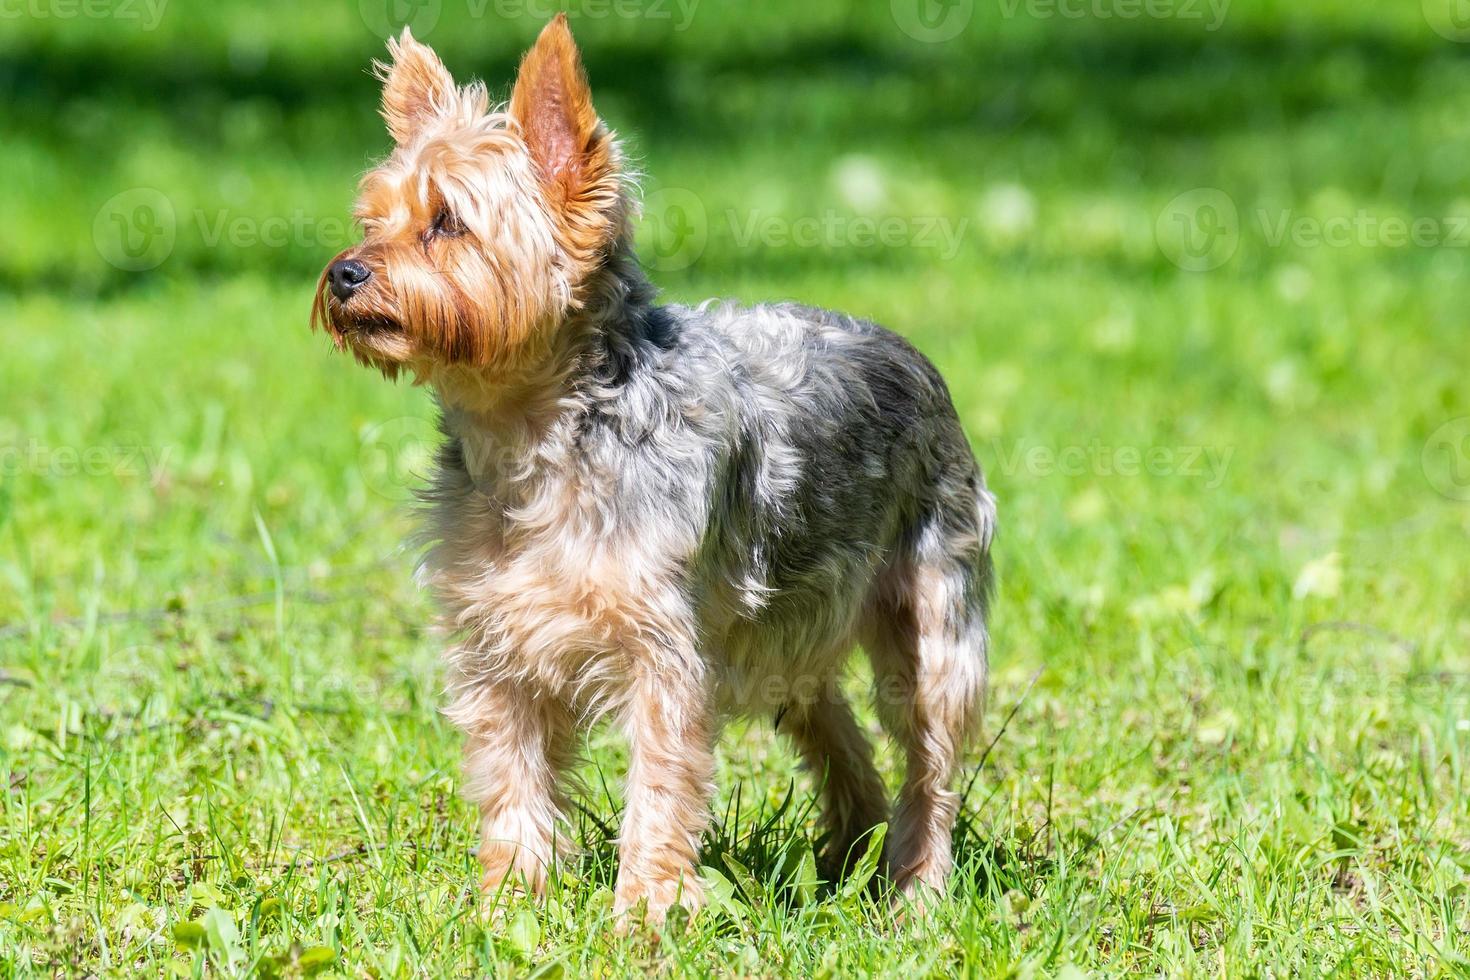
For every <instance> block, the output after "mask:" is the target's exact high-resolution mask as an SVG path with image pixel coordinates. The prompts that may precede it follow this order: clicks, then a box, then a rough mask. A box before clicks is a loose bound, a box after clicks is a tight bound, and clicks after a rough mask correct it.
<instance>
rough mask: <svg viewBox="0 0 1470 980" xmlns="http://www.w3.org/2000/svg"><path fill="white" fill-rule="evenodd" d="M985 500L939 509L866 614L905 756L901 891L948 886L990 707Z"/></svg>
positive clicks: (898, 818) (898, 855) (884, 705)
mask: <svg viewBox="0 0 1470 980" xmlns="http://www.w3.org/2000/svg"><path fill="white" fill-rule="evenodd" d="M978 496H979V506H978V508H967V507H958V506H957V507H954V508H952V509H951V510H950V512H949V513H948V514H946V513H944V512H942V511H941V512H940V513H938V514H936V515H934V516H931V517H930V518H928V519H927V520H926V521H923V522H921V523H920V524H919V526H917V527H916V528H915V529H914V531H913V533H912V534H911V535H910V536H909V538H908V540H907V541H906V543H905V546H904V548H903V550H902V553H901V554H900V555H898V556H897V557H896V559H895V561H894V562H893V563H892V565H891V566H890V567H889V568H888V569H887V570H886V571H885V573H884V575H883V578H882V579H881V580H880V582H879V583H878V587H877V589H876V592H875V595H874V596H873V598H872V600H871V602H870V606H869V609H868V615H867V617H866V623H865V629H864V638H863V639H864V646H865V648H866V650H867V652H868V656H869V658H870V659H871V661H872V664H873V674H874V681H875V696H876V701H877V706H878V712H879V716H880V718H881V719H882V720H883V723H884V726H885V727H886V728H887V729H888V730H889V732H890V733H891V734H892V735H893V737H894V738H895V739H896V740H897V741H898V743H899V744H900V746H901V747H902V748H903V751H904V755H905V759H906V771H905V777H904V784H903V789H902V790H901V791H900V793H899V798H898V806H897V807H896V810H895V814H894V821H893V832H892V835H891V837H890V838H889V843H888V848H887V862H888V868H889V874H890V876H891V877H892V880H893V882H894V884H895V885H896V886H897V887H898V889H899V890H900V892H901V893H903V894H909V895H912V894H914V893H915V891H916V889H917V888H918V886H928V887H930V888H934V889H937V890H943V889H944V886H945V882H946V879H947V878H948V876H949V872H950V867H951V864H952V856H951V834H952V833H953V829H954V822H955V817H956V814H957V813H958V810H959V804H960V800H959V798H958V795H957V794H956V793H955V792H954V788H953V782H954V779H955V776H956V772H957V770H958V768H959V766H960V763H961V759H962V754H963V752H964V750H965V748H966V746H967V744H968V742H969V740H970V738H971V737H972V736H973V735H974V733H975V730H976V729H977V728H978V727H979V724H980V721H981V718H982V714H983V711H984V700H985V686H986V675H987V655H988V646H989V639H988V635H987V633H986V622H985V621H986V613H987V606H988V601H989V587H990V575H991V571H990V560H989V556H988V554H987V551H988V545H989V538H990V527H991V524H990V521H991V519H992V516H991V515H992V512H991V511H990V509H989V496H988V495H987V494H985V493H984V492H983V491H981V492H980V493H979V495H978ZM972 499H973V498H972Z"/></svg>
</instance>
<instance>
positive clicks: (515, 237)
mask: <svg viewBox="0 0 1470 980" xmlns="http://www.w3.org/2000/svg"><path fill="white" fill-rule="evenodd" d="M388 49H389V52H390V53H391V55H392V63H391V64H386V65H384V64H378V65H376V68H377V71H378V76H379V78H380V79H381V80H382V82H383V117H384V119H385V120H386V121H387V123H388V132H389V133H390V135H392V137H393V141H394V143H395V146H394V149H393V152H392V154H391V155H390V156H389V157H388V159H387V160H386V161H384V162H383V163H382V164H381V165H380V166H379V167H377V168H376V169H375V170H373V171H371V172H370V173H368V174H367V176H366V177H364V178H363V180H362V184H361V188H360V193H359V197H358V200H357V204H356V207H355V209H354V214H355V217H356V219H357V221H358V222H359V223H360V225H361V226H362V229H363V235H364V237H363V241H362V243H361V244H359V245H357V246H355V247H353V248H349V249H347V250H346V251H344V252H343V253H341V254H340V255H338V256H337V257H336V258H335V259H334V260H333V261H332V263H331V264H330V265H328V266H327V268H326V270H325V271H323V273H322V276H321V280H320V282H319V283H318V284H317V293H316V299H315V302H314V304H313V307H312V324H313V326H317V327H321V328H323V329H325V330H326V331H327V332H328V333H329V334H330V335H331V337H332V338H333V340H334V341H335V342H336V344H337V346H338V347H339V348H341V349H350V350H351V351H352V352H353V354H354V355H355V356H356V357H357V358H358V360H360V361H362V362H363V363H365V364H370V365H373V366H375V367H377V368H379V369H380V370H382V371H383V372H384V373H385V374H387V375H389V376H396V375H397V374H398V372H399V371H400V370H403V369H404V368H408V369H410V370H412V371H415V372H416V373H419V374H420V375H421V376H422V375H426V374H430V373H432V371H433V370H434V369H435V367H437V366H440V365H462V366H466V367H469V368H473V369H477V370H484V371H489V372H491V373H492V374H493V373H495V372H503V371H512V370H515V369H516V368H517V367H519V366H522V365H523V364H525V363H526V362H527V360H528V359H530V358H532V357H533V356H534V354H535V352H536V351H537V350H541V349H545V346H546V344H547V342H548V341H549V338H550V337H551V336H552V335H553V334H554V333H555V332H556V329H557V327H558V326H559V325H560V324H561V323H562V322H564V321H565V319H566V317H567V315H568V314H569V313H570V312H571V311H572V310H574V309H576V308H577V306H578V305H579V304H580V303H581V301H582V296H581V292H582V287H584V286H585V285H586V284H587V281H588V279H589V277H590V276H591V275H592V273H593V272H595V271H596V270H597V269H598V268H599V267H601V266H602V265H603V264H604V263H605V262H606V260H607V256H608V255H609V253H610V252H611V251H612V250H613V249H615V248H616V247H617V246H618V244H619V243H620V242H621V241H622V239H623V237H624V235H625V233H626V225H627V211H628V203H627V197H626V194H625V191H624V187H623V180H622V175H621V169H620V164H619V154H618V149H617V146H616V144H615V142H614V140H613V137H612V134H611V133H610V132H609V131H608V130H607V128H606V127H605V126H604V125H603V124H602V122H601V120H599V119H598V117H597V113H596V112H595V111H594V110H593V108H592V95H591V91H590V90H589V89H588V86H587V79H586V76H585V74H584V73H583V70H582V63H581V57H580V55H579V54H578V51H577V46H576V43H575V42H574V41H573V40H572V35H571V31H570V30H569V29H568V28H567V23H566V18H565V16H564V15H558V16H557V17H556V19H555V20H553V21H552V22H551V23H550V24H548V25H547V27H546V29H545V30H543V31H542V32H541V36H540V37H539V38H538V39H537V41H536V44H535V46H534V47H533V48H532V49H531V50H530V51H529V52H527V54H526V56H525V58H524V59H523V60H522V62H521V67H520V72H519V75H518V76H517V78H516V83H515V88H514V91H513V92H512V95H511V99H510V104H509V105H508V106H506V107H504V108H503V109H499V110H495V111H492V109H491V106H490V103H489V98H488V96H487V93H486V90H485V86H484V85H483V84H481V83H479V82H475V83H473V84H470V85H466V86H463V87H461V86H457V85H456V84H455V83H454V79H453V78H451V77H450V75H449V72H448V71H446V70H445V68H444V65H443V64H442V63H441V62H440V61H439V58H438V57H437V56H436V55H435V54H434V52H433V51H432V50H430V49H429V48H428V47H426V46H425V45H423V44H420V43H418V42H417V41H415V40H414V39H413V35H412V34H410V33H409V31H408V30H407V29H405V30H404V32H403V34H402V36H401V37H399V38H398V39H396V40H393V41H390V42H389V44H388Z"/></svg>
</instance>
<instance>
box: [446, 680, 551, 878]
mask: <svg viewBox="0 0 1470 980" xmlns="http://www.w3.org/2000/svg"><path fill="white" fill-rule="evenodd" d="M449 715H450V717H452V718H453V719H454V721H455V722H456V723H457V724H458V725H459V726H460V727H461V728H462V729H464V731H465V735H466V739H465V777H466V789H467V792H468V794H469V796H470V798H471V799H472V800H474V801H475V802H476V803H477V804H478V805H479V808H480V850H479V859H480V864H481V866H482V867H483V868H484V869H485V875H484V879H483V882H482V887H483V889H484V891H485V894H486V896H487V897H488V898H490V899H492V900H494V899H497V898H499V897H501V896H502V895H503V894H505V893H507V892H513V891H516V890H520V889H526V890H529V891H530V892H531V893H533V894H535V895H542V894H544V893H545V891H546V881H547V876H548V873H549V872H550V870H551V866H552V863H553V862H554V861H555V859H556V856H557V851H558V844H559V843H560V842H559V841H558V839H557V834H558V832H559V829H560V828H559V826H558V825H559V823H560V821H561V814H562V809H561V792H560V787H559V782H560V777H561V774H562V772H563V771H564V770H565V768H566V766H567V764H568V762H569V761H570V753H571V746H572V726H571V718H570V715H569V712H568V711H567V709H566V707H565V705H563V704H561V703H559V702H557V701H555V700H554V699H552V698H549V697H546V696H544V695H542V696H537V695H534V694H532V693H530V692H528V691H526V690H525V689H524V688H522V687H520V686H519V685H512V684H495V683H478V684H476V685H474V686H473V687H467V688H464V689H462V690H461V691H460V692H459V696H458V697H457V698H456V699H455V701H454V703H453V705H452V706H451V707H450V709H449Z"/></svg>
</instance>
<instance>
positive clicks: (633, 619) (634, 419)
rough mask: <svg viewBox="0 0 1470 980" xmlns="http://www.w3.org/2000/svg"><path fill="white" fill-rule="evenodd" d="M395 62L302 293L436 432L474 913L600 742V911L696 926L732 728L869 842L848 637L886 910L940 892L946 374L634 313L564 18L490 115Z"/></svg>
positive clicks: (792, 314) (618, 212)
mask: <svg viewBox="0 0 1470 980" xmlns="http://www.w3.org/2000/svg"><path fill="white" fill-rule="evenodd" d="M390 48H391V52H392V55H393V63H392V64H391V65H389V66H385V67H384V66H380V67H381V74H382V77H383V79H384V82H385V88H384V95H383V112H384V116H385V118H386V120H387V122H388V127H389V130H390V132H391V133H392V135H393V138H394V140H395V142H396V144H397V145H396V147H395V149H394V150H393V153H392V155H391V156H390V157H389V159H388V160H387V161H386V162H385V163H383V164H382V165H381V166H380V167H379V168H378V169H376V170H374V171H373V172H372V173H370V174H368V176H367V177H366V178H365V179H364V181H363V185H362V194H361V198H360V200H359V202H358V206H357V215H358V217H359V218H360V219H361V221H362V224H363V227H364V229H365V240H364V241H363V243H362V244H361V245H359V246H357V247H355V248H353V249H350V250H348V251H347V252H345V253H343V255H341V256H339V257H338V259H337V261H336V262H334V264H333V266H332V267H330V268H329V269H328V271H327V272H326V273H324V274H323V278H322V283H321V285H320V287H319V289H318V296H317V301H316V305H315V308H314V311H313V314H314V316H313V320H314V322H315V323H317V324H318V325H320V326H321V327H323V328H324V329H326V330H327V331H328V332H329V334H330V335H331V336H332V338H333V339H334V340H335V341H336V343H337V345H338V346H339V347H340V348H344V349H347V350H350V351H351V352H352V353H353V354H354V355H355V356H356V357H357V358H358V359H359V360H361V361H363V362H364V363H367V364H370V365H373V366H375V367H377V368H379V369H380V370H382V371H383V372H384V373H386V374H388V375H390V376H397V375H398V374H399V373H401V372H405V371H406V372H408V373H409V374H411V376H412V377H413V378H414V379H415V380H417V381H418V382H419V383H423V384H427V385H430V386H432V387H433V389H434V390H435V392H436V394H437V397H438V400H439V403H440V406H441V408H442V411H443V429H444V435H445V442H444V445H443V448H442V450H441V452H440V454H439V459H438V467H437V473H436V475H435V477H434V479H433V483H432V486H431V487H430V488H429V489H428V491H427V498H428V500H429V502H430V519H429V522H428V532H427V539H428V556H427V559H426V562H425V566H424V577H425V579H426V581H427V583H428V585H429V587H430V588H431V589H432V590H433V592H434V593H435V595H436V596H437V598H438V600H439V602H440V604H441V606H442V609H443V611H444V617H445V621H446V625H447V626H448V627H449V628H450V629H451V631H452V632H453V634H454V635H455V636H456V638H457V640H456V642H455V644H454V645H453V647H452V649H451V650H450V651H449V653H448V665H449V684H450V688H451V692H452V695H453V699H452V702H451V703H450V705H449V708H448V714H449V717H450V718H451V719H452V720H453V721H454V723H455V724H456V725H458V726H459V727H460V728H462V729H463V730H464V732H465V735H466V776H467V782H468V789H469V793H470V795H471V796H472V797H473V798H474V799H475V800H476V801H477V802H478V804H479V808H480V819H481V827H480V830H481V839H482V843H481V846H480V851H479V858H480V862H481V863H482V865H483V866H484V870H485V876H484V887H485V888H486V889H487V891H492V892H497V891H498V890H499V889H500V888H501V886H502V885H506V884H513V885H516V886H523V887H527V888H529V889H530V890H532V891H534V892H538V893H539V892H541V891H542V890H543V889H544V888H545V885H546V878H547V872H548V868H549V867H550V866H551V864H552V862H553V861H554V860H555V858H556V857H557V852H558V850H559V848H560V846H561V844H562V843H563V841H564V833H563V831H562V829H561V828H560V821H561V816H562V813H563V802H564V801H563V796H562V777H563V773H564V772H565V770H566V768H567V766H568V764H569V762H570V761H571V759H572V757H573V754H574V750H575V747H576V738H577V732H578V730H579V729H580V728H582V727H584V726H585V725H586V724H587V723H588V722H589V721H590V720H592V719H593V718H595V717H598V716H601V715H611V716H612V717H615V718H616V719H617V720H618V721H619V722H620V723H621V725H622V727H623V728H624V730H625V731H626V733H627V736H628V738H629V740H630V742H631V750H632V754H631V758H632V763H631V768H630V771H629V774H628V786H627V795H626V804H627V805H626V819H625V821H624V824H623V827H622V831H621V837H620V842H621V863H620V869H619V875H618V885H617V893H616V902H617V908H618V909H619V910H620V911H627V910H630V909H632V908H634V907H635V906H638V905H639V904H640V903H643V902H645V901H646V903H647V909H648V911H649V913H650V914H651V915H652V916H654V917H655V918H658V917H661V916H662V915H663V913H664V912H665V911H666V910H667V909H668V907H669V906H670V905H672V904H674V903H676V902H679V903H683V904H685V905H687V906H690V907H695V906H697V905H698V904H699V902H700V899H701V895H700V887H699V881H698V878H697V875H696V873H695V860H696V854H697V850H698V847H699V841H700V836H701V832H702V831H703V830H704V829H705V827H706V825H707V822H708V819H709V806H710V800H711V795H712V793H713V790H714V787H713V772H714V757H713V751H714V745H715V741H716V739H717V736H718V732H719V727H720V723H719V719H720V718H721V717H722V716H724V715H725V714H727V713H729V712H748V713H754V714H757V715H764V716H767V717H775V718H777V724H778V727H779V728H780V730H782V731H785V732H786V733H787V734H789V735H790V736H791V738H792V739H793V740H794V741H795V743H796V745H797V746H798V748H799V749H800V751H801V753H802V755H803V757H804V758H805V760H806V764H807V766H808V767H809V768H810V769H811V770H812V771H813V772H814V773H815V774H816V775H817V776H818V777H819V779H820V782H821V786H822V793H823V797H824V818H823V819H824V822H825V829H826V831H827V836H828V841H829V849H830V850H829V853H830V855H831V856H832V857H833V858H834V859H835V862H834V863H836V864H837V865H839V866H840V865H841V864H842V862H843V859H844V858H845V857H846V855H847V854H848V853H849V850H850V849H851V848H853V847H854V846H855V845H857V844H858V842H859V841H860V839H861V838H862V836H863V835H864V834H865V833H867V832H868V831H869V830H870V829H871V828H872V827H873V826H875V825H876V824H878V823H880V822H882V821H884V820H887V819H889V810H888V805H887V801H886V799H885V793H884V789H883V784H882V782H881V780H880V779H879V777H878V774H877V773H876V772H875V771H874V768H873V761H872V753H871V748H870V746H869V744H868V740H867V738H866V737H865V736H864V734H863V732H862V731H861V728H860V726H859V724H858V723H857V722H856V721H855V719H854V717H853V714H852V711H851V709H850V707H849V706H848V704H847V703H846V701H845V700H844V698H843V696H842V694H841V692H840V689H839V684H838V679H839V677H840V675H841V672H842V669H843V665H844V663H845V662H846V660H847V659H848V656H849V653H850V652H851V650H852V649H853V648H854V646H855V645H857V644H859V643H860V644H861V645H862V647H863V649H864V650H865V651H866V652H867V655H868V657H869V659H870V660H871V662H872V667H873V672H874V675H875V678H876V685H875V688H876V702H877V708H878V712H879V716H880V718H881V720H882V721H883V723H884V725H885V727H886V728H887V729H888V731H889V732H891V733H892V735H893V737H894V738H895V739H896V740H897V741H898V742H899V743H900V744H901V746H902V748H903V750H904V752H905V755H906V760H907V771H906V778H905V782H904V785H903V789H902V791H901V792H900V795H899V799H898V804H897V809H896V812H895V813H894V815H893V821H894V830H893V834H892V836H891V838H890V842H889V846H888V851H887V860H888V863H889V869H890V872H891V874H892V876H893V878H894V880H895V882H896V883H897V885H898V887H899V888H900V889H901V890H903V891H904V892H906V893H913V892H914V891H915V890H916V889H917V888H919V887H920V886H928V887H932V888H935V889H938V888H942V887H943V885H944V882H945V878H946V875H947V874H948V872H949V870H950V833H951V829H952V826H953V822H954V819H955V811H956V807H957V799H956V797H955V794H954V793H953V791H952V787H951V783H952V781H953V778H954V775H955V771H956V768H957V766H958V764H959V762H960V758H961V753H962V751H963V749H964V747H965V744H966V740H967V738H968V737H969V736H970V735H971V734H972V733H973V732H974V730H975V729H976V727H977V725H978V723H979V720H980V715H981V709H982V704H983V699H984V692H985V685H986V656H987V642H988V641H987V635H986V615H987V605H988V597H989V592H990V585H991V570H990V561H989V558H988V550H989V545H990V540H991V535H992V532H993V529H994V524H995V511H994V504H993V501H992V499H991V497H990V495H989V494H988V493H987V492H986V490H985V485H984V482H983V480H982V477H981V474H980V471H979V468H978V467H977V465H976V463H975V460H974V457H973V455H972V454H971V452H970V449H969V445H968V443H967V441H966V439H965V436H964V433H963V432H962V430H961V428H960V424H959V421H958V419H957V417H956V415H955V411H954V408H953V407H952V405H951V403H950V399H949V395H948V393H947V391H946V388H945V385H944V382H943V380H942V379H941V378H940V376H939V374H938V373H937V372H936V371H935V369H934V367H933V366H932V365H931V364H930V363H929V362H928V361H927V360H925V359H924V357H923V356H922V355H920V354H919V353H918V352H917V351H915V350H914V349H913V348H912V347H911V346H909V344H907V343H906V342H905V341H903V340H902V339H900V338H899V337H898V336H896V335H894V334H892V333H890V332H888V331H887V330H884V329H883V328H881V327H878V326H875V325H873V324H871V323H867V322H865V321H862V320H858V319H855V318H852V317H848V316H843V315H840V314H836V313H829V312H824V311H821V310H815V309H810V308H807V307H802V306H795V305H776V306H759V307H755V308H749V309H746V308H739V307H736V306H732V305H725V304H706V305H703V306H700V307H698V308H688V307H682V306H660V305H657V304H656V303H655V301H654V295H653V291H652V289H651V288H650V287H649V285H648V284H647V282H646V280H645V279H644V277H643V275H642V272H641V270H640V268H639V266H638V264H637V262H636V260H635V258H634V256H633V252H632V247H631V244H630V234H629V214H630V200H631V198H630V195H629V193H628V191H627V189H626V186H625V181H624V179H623V177H622V168H621V164H620V158H619V153H618V149H617V144H616V142H615V141H614V139H613V137H612V135H611V134H610V133H609V132H608V131H607V129H606V128H605V127H604V126H603V124H602V123H601V122H600V121H599V120H598V118H597V116H596V114H595V112H594V111H593V109H592V102H591V96H590V92H589V90H588V88H587V83H586V80H585V77H584V75H583V72H582V68H581V64H580V60H579V57H578V55H577V50H576V47H575V45H574V43H573V41H572V38H571V34H570V32H569V31H568V29H567V26H566V23H565V20H564V18H562V17H558V18H557V19H556V20H554V21H553V22H552V23H551V24H550V25H549V26H548V27H547V28H546V30H545V31H544V32H543V33H542V35H541V38H540V39H539V40H538V41H537V43H536V46H535V47H534V48H533V50H532V51H531V52H530V53H529V54H528V55H527V56H526V59H525V61H524V62H523V63H522V66H521V70H520V74H519V77H518V79H517V82H516V87H515V91H514V94H513V95H512V97H511V101H510V105H509V108H508V110H507V111H503V112H501V111H491V108H490V106H489V104H488V100H487V98H486V94H485V89H484V88H483V86H481V85H479V84H474V85H470V86H468V87H464V88H459V87H457V86H456V85H455V84H454V82H453V81H452V79H451V78H450V76H449V75H448V73H447V72H446V71H445V70H444V68H443V66H442V65H441V64H440V63H439V60H438V59H437V58H436V57H435V55H434V54H433V52H431V51H430V50H429V49H428V48H426V47H424V46H423V45H421V44H418V43H416V42H415V41H414V40H413V39H412V37H411V36H410V35H409V34H408V32H407V31H405V32H404V34H403V37H402V38H401V39H399V40H397V41H395V42H393V43H392V44H391V45H390ZM343 263H357V264H358V265H357V266H355V267H353V268H355V270H356V271H353V269H352V268H348V267H346V266H344V265H343ZM344 270H346V271H345V272H344ZM346 273H351V275H347V274H346ZM344 276H345V279H344ZM347 280H351V281H347Z"/></svg>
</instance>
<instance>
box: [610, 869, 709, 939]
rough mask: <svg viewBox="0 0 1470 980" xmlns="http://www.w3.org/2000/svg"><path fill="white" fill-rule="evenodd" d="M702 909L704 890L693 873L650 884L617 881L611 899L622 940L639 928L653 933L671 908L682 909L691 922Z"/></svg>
mask: <svg viewBox="0 0 1470 980" xmlns="http://www.w3.org/2000/svg"><path fill="white" fill-rule="evenodd" d="M703 907H704V888H703V886H702V885H701V884H700V882H699V879H698V878H696V877H695V876H694V875H693V874H692V873H690V874H685V875H682V876H680V877H677V878H673V879H659V880H653V881H644V880H629V881H624V880H622V879H621V878H620V879H619V881H618V887H617V891H616V892H615V893H614V896H613V912H614V913H615V914H616V915H617V917H618V926H617V929H618V934H619V935H624V936H626V935H627V934H628V933H630V932H631V931H632V930H633V929H634V928H635V927H636V926H639V925H643V926H647V927H649V928H651V929H653V930H655V931H657V930H659V929H661V928H663V926H664V924H665V923H666V922H668V921H669V913H670V911H671V910H673V909H674V908H680V909H682V910H683V911H684V912H685V913H687V917H688V918H693V917H694V915H695V913H697V912H698V911H699V910H700V909H701V908H703Z"/></svg>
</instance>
